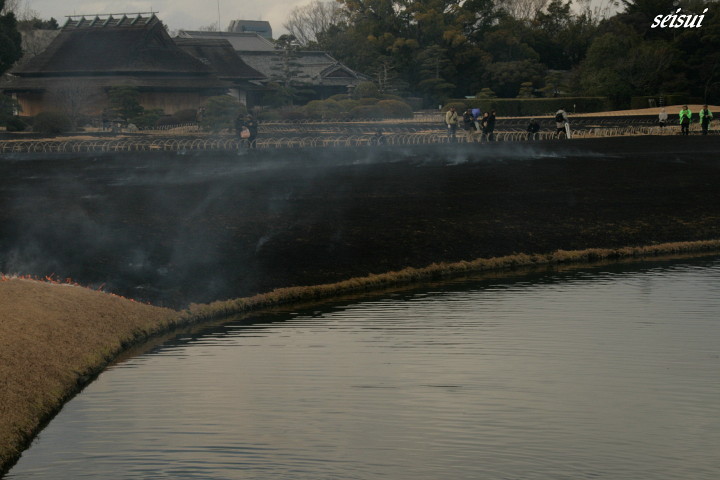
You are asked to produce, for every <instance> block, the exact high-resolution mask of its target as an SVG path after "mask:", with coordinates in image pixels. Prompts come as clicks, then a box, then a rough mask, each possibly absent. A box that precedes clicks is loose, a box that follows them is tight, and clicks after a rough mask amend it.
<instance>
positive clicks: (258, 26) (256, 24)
mask: <svg viewBox="0 0 720 480" xmlns="http://www.w3.org/2000/svg"><path fill="white" fill-rule="evenodd" d="M228 32H233V33H257V34H258V35H261V36H262V37H264V38H267V39H268V40H272V27H271V26H270V22H268V21H265V20H233V21H232V22H230V26H229V27H228Z"/></svg>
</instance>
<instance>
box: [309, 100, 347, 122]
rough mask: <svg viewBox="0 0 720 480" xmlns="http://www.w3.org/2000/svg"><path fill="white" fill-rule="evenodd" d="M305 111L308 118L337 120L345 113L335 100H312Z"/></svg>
mask: <svg viewBox="0 0 720 480" xmlns="http://www.w3.org/2000/svg"><path fill="white" fill-rule="evenodd" d="M303 108H304V111H305V114H306V115H307V116H308V118H316V119H324V118H337V117H339V116H341V115H342V114H343V112H344V111H345V110H344V109H343V108H342V106H341V105H340V104H338V102H336V101H335V100H312V101H311V102H309V103H308V104H307V105H305V107H303Z"/></svg>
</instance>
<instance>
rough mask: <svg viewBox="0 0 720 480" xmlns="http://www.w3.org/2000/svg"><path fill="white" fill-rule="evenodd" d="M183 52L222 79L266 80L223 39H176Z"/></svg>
mask: <svg viewBox="0 0 720 480" xmlns="http://www.w3.org/2000/svg"><path fill="white" fill-rule="evenodd" d="M173 40H174V41H175V43H176V44H177V46H179V47H180V48H181V49H182V50H183V51H185V52H187V53H189V54H190V55H192V56H193V57H195V58H197V59H198V60H200V61H201V62H202V63H204V64H205V65H207V66H209V67H210V68H211V69H212V71H213V72H214V73H215V74H216V75H217V76H218V77H220V78H227V79H232V80H237V79H257V80H260V79H264V78H265V76H264V75H263V74H262V73H260V72H258V71H257V70H255V69H254V68H252V67H250V66H249V65H248V64H246V63H245V62H244V61H243V60H242V59H241V58H240V56H239V55H238V54H237V53H236V52H235V50H233V48H232V46H231V45H230V43H229V42H228V41H227V40H225V39H222V38H218V39H207V38H175V39H173Z"/></svg>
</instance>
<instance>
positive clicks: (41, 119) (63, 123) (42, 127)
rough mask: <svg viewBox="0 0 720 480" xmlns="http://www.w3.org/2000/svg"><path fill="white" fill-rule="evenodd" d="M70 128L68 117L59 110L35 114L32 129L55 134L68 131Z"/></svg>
mask: <svg viewBox="0 0 720 480" xmlns="http://www.w3.org/2000/svg"><path fill="white" fill-rule="evenodd" d="M70 128H71V122H70V118H69V117H68V116H67V115H65V114H64V113H60V112H42V113H38V114H37V115H35V119H34V121H33V131H34V132H38V133H45V134H50V135H56V134H59V133H65V132H69V131H70Z"/></svg>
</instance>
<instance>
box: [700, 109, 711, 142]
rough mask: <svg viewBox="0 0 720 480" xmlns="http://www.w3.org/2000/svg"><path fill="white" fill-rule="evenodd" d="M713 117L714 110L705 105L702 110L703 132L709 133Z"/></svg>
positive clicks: (701, 122) (701, 123)
mask: <svg viewBox="0 0 720 480" xmlns="http://www.w3.org/2000/svg"><path fill="white" fill-rule="evenodd" d="M712 119H713V114H712V112H711V111H710V110H709V109H708V106H707V105H704V106H703V108H702V110H700V126H701V127H702V134H703V135H707V134H708V128H710V122H711V121H712Z"/></svg>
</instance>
